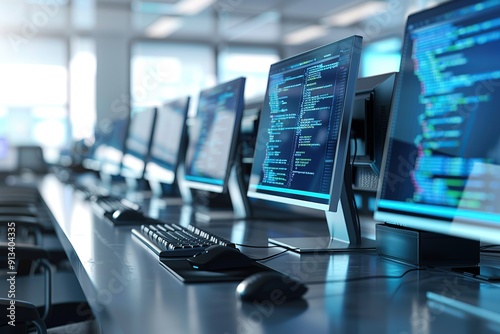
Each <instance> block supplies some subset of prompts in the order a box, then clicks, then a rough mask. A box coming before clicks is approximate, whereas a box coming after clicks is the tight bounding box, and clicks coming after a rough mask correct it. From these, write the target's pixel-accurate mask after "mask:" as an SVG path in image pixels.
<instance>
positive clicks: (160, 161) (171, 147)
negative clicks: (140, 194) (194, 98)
mask: <svg viewBox="0 0 500 334" xmlns="http://www.w3.org/2000/svg"><path fill="white" fill-rule="evenodd" d="M189 100H190V99H189V97H188V96H185V97H180V98H177V99H174V100H171V101H168V102H165V103H164V104H163V105H162V106H161V107H159V108H158V112H157V116H156V125H155V131H154V134H153V139H152V142H151V151H150V156H149V161H148V162H147V164H146V171H145V174H144V178H145V179H146V180H148V181H149V184H150V186H151V189H152V190H153V192H154V193H156V195H158V197H161V196H163V195H164V191H163V188H162V185H174V184H175V183H176V182H175V181H176V180H177V177H176V176H177V174H178V169H179V167H181V166H182V165H183V164H184V156H185V153H186V145H187V124H186V121H187V115H188V109H189Z"/></svg>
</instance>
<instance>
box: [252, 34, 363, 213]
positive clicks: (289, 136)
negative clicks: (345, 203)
mask: <svg viewBox="0 0 500 334" xmlns="http://www.w3.org/2000/svg"><path fill="white" fill-rule="evenodd" d="M360 48H361V37H359V36H353V37H350V38H347V39H344V40H342V41H338V42H336V43H332V44H329V45H326V46H323V47H320V48H317V49H315V50H311V51H308V52H306V53H303V54H301V55H298V56H295V57H292V58H289V59H285V60H283V61H280V62H278V63H276V64H274V65H272V66H271V69H270V73H269V79H268V87H267V93H266V97H265V101H264V105H263V108H262V112H261V116H260V125H259V131H258V136H257V143H256V148H255V157H254V161H253V166H252V173H251V177H250V185H249V192H248V194H249V196H251V197H256V198H261V199H267V200H274V201H278V202H283V203H288V204H296V205H302V206H308V207H312V208H317V209H321V210H328V209H331V207H330V205H331V203H330V197H331V189H332V179H333V180H336V182H337V181H338V182H337V185H336V186H335V187H337V188H336V189H339V191H338V196H340V185H341V184H342V182H343V170H344V163H345V160H344V159H342V158H345V157H346V154H347V140H348V138H347V137H348V134H349V130H348V129H349V126H350V118H351V117H350V112H351V106H352V100H353V98H354V90H355V87H354V85H355V79H356V77H357V70H358V67H359V52H360ZM337 157H341V159H338V160H337ZM342 161H344V163H343V162H342ZM337 164H338V165H337ZM334 174H335V175H334ZM337 174H339V175H337ZM333 201H334V199H333V200H332V204H333ZM337 203H338V198H337V201H336V202H335V203H334V205H333V208H335V209H336V207H337V206H336V205H337Z"/></svg>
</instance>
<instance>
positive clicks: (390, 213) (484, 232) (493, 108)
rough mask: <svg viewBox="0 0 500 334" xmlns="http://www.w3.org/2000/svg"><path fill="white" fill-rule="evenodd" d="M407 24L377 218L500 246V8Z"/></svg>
mask: <svg viewBox="0 0 500 334" xmlns="http://www.w3.org/2000/svg"><path fill="white" fill-rule="evenodd" d="M474 2H475V3H474V4H473V3H472V2H471V1H470V0H467V1H451V2H449V3H445V4H443V5H440V6H438V7H434V8H432V9H429V10H426V11H423V12H419V13H416V14H413V15H411V16H409V17H408V21H407V25H406V31H405V39H404V44H403V50H402V60H401V69H400V74H399V77H398V80H397V84H396V87H395V94H394V99H393V106H392V111H391V113H392V116H391V121H390V128H389V137H388V142H387V148H386V152H385V156H384V164H383V167H382V172H383V174H382V182H380V184H379V196H378V199H377V206H376V212H375V219H376V220H378V221H386V222H389V223H393V224H398V225H403V226H407V227H412V228H415V229H422V230H427V231H431V232H438V233H444V234H451V235H454V236H460V237H464V238H470V239H476V240H479V239H483V240H490V241H492V242H496V243H498V242H499V241H500V201H499V198H500V131H498V123H497V121H496V120H498V119H499V118H500V110H499V109H498V106H499V105H500V95H499V94H497V90H498V89H499V88H500V63H499V62H498V50H500V18H499V17H500V1H498V0H487V1H474Z"/></svg>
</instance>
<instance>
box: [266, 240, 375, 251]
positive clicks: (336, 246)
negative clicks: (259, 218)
mask: <svg viewBox="0 0 500 334" xmlns="http://www.w3.org/2000/svg"><path fill="white" fill-rule="evenodd" d="M269 242H270V243H272V244H276V245H279V246H282V247H285V248H288V249H290V250H293V251H295V252H298V253H314V252H346V251H360V250H361V251H363V250H374V249H375V247H376V242H375V240H372V239H366V238H361V242H360V243H356V244H355V243H347V242H344V241H340V240H336V239H334V238H331V237H307V238H270V239H269Z"/></svg>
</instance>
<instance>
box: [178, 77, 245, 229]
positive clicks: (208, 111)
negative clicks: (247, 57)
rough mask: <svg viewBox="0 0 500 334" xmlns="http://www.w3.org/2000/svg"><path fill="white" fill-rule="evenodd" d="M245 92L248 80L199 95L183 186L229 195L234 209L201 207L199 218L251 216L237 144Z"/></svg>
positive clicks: (221, 85)
mask: <svg viewBox="0 0 500 334" xmlns="http://www.w3.org/2000/svg"><path fill="white" fill-rule="evenodd" d="M244 89H245V78H238V79H235V80H232V81H229V82H225V83H222V84H219V85H217V86H215V87H212V88H209V89H206V90H204V91H202V92H201V93H200V98H199V102H198V108H197V114H196V117H195V119H194V121H193V124H192V125H191V126H190V129H189V142H188V147H187V152H186V159H185V175H184V184H185V185H186V186H188V187H189V188H191V189H193V190H195V191H197V190H199V191H206V192H211V193H219V194H221V193H228V194H229V197H230V200H231V205H232V210H218V211H216V210H210V209H207V208H203V207H198V208H197V210H196V211H195V215H196V218H197V219H200V220H204V221H211V220H234V219H243V218H246V217H248V216H249V215H250V206H249V204H248V200H247V198H246V196H245V194H244V188H245V186H244V182H243V177H242V167H241V156H240V147H239V144H238V143H239V133H240V126H241V119H242V115H243V106H244V98H243V95H244ZM193 205H195V206H196V205H197V203H193Z"/></svg>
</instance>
